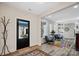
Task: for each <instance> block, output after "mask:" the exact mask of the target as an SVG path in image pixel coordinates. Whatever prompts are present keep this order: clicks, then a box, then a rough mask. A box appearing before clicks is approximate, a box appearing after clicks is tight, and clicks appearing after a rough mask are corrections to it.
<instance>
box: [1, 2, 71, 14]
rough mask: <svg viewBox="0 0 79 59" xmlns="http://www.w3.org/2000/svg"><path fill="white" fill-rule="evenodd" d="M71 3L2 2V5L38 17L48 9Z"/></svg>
mask: <svg viewBox="0 0 79 59" xmlns="http://www.w3.org/2000/svg"><path fill="white" fill-rule="evenodd" d="M62 3H63V4H64V3H67V4H69V3H71V2H3V3H2V4H6V5H9V6H12V7H15V8H17V9H20V10H22V11H26V12H30V13H33V14H36V15H40V14H42V13H44V12H45V13H46V11H48V10H49V9H50V8H51V9H53V8H55V7H57V6H59V5H60V4H62Z"/></svg>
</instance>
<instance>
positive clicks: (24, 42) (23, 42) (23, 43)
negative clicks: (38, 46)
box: [17, 19, 30, 49]
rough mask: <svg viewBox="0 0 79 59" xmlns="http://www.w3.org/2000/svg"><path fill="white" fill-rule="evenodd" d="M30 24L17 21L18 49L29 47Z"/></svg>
mask: <svg viewBox="0 0 79 59" xmlns="http://www.w3.org/2000/svg"><path fill="white" fill-rule="evenodd" d="M29 25H30V22H29V21H27V20H23V19H17V49H21V48H24V47H28V46H29V32H30V27H29Z"/></svg>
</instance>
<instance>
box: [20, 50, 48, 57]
mask: <svg viewBox="0 0 79 59" xmlns="http://www.w3.org/2000/svg"><path fill="white" fill-rule="evenodd" d="M20 56H49V54H47V53H46V52H44V51H42V50H39V49H35V50H33V51H30V52H28V53H24V54H21V55H20Z"/></svg>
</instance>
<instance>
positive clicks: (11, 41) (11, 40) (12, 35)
mask: <svg viewBox="0 0 79 59" xmlns="http://www.w3.org/2000/svg"><path fill="white" fill-rule="evenodd" d="M2 16H5V17H6V18H7V19H10V24H9V25H8V28H7V29H8V39H7V45H8V47H9V50H10V51H11V52H13V51H16V20H17V18H20V19H25V20H29V21H30V46H33V45H41V38H40V36H41V35H40V30H41V29H40V22H39V21H40V18H39V17H38V16H36V15H33V14H30V13H29V14H27V12H23V11H21V10H18V9H15V8H13V7H10V6H5V5H0V17H2ZM0 20H1V19H0ZM1 26H2V25H1V24H0V51H1V49H2V46H3V40H2V39H1V32H2V31H3V30H2V27H1Z"/></svg>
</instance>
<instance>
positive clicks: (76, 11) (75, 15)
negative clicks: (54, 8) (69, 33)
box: [46, 4, 79, 21]
mask: <svg viewBox="0 0 79 59" xmlns="http://www.w3.org/2000/svg"><path fill="white" fill-rule="evenodd" d="M74 6H76V5H74ZM74 6H71V7H69V8H66V9H63V10H61V11H59V12H56V13H54V14H53V13H52V14H50V15H48V16H47V17H46V18H48V19H50V20H52V21H64V20H76V19H79V4H77V6H78V8H74Z"/></svg>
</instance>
